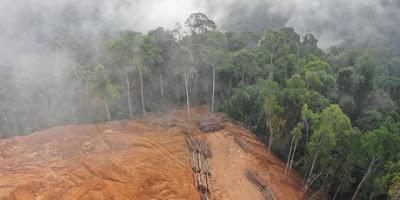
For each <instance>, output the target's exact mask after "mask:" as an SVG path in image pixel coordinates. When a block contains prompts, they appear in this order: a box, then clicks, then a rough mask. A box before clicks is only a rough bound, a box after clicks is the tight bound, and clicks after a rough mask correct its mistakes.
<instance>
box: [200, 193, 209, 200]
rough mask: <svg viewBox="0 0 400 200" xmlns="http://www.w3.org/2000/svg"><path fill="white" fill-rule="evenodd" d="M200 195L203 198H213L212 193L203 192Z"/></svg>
mask: <svg viewBox="0 0 400 200" xmlns="http://www.w3.org/2000/svg"><path fill="white" fill-rule="evenodd" d="M200 197H201V198H200V199H201V200H211V195H210V194H209V193H201V194H200Z"/></svg>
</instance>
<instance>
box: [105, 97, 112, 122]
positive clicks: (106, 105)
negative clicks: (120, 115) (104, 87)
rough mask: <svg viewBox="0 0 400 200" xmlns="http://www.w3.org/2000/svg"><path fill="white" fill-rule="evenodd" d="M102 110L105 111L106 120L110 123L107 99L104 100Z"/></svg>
mask: <svg viewBox="0 0 400 200" xmlns="http://www.w3.org/2000/svg"><path fill="white" fill-rule="evenodd" d="M104 108H105V109H106V114H107V120H108V121H111V114H110V110H109V109H108V102H107V99H104Z"/></svg>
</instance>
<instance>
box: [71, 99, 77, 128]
mask: <svg viewBox="0 0 400 200" xmlns="http://www.w3.org/2000/svg"><path fill="white" fill-rule="evenodd" d="M72 120H73V122H74V125H76V109H75V104H74V101H72Z"/></svg>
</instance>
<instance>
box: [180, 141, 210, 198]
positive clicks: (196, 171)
mask: <svg viewBox="0 0 400 200" xmlns="http://www.w3.org/2000/svg"><path fill="white" fill-rule="evenodd" d="M186 144H187V146H188V148H189V151H190V152H191V154H192V160H191V165H192V170H193V180H194V185H195V187H196V189H197V190H198V191H199V192H200V195H201V196H200V197H201V199H202V200H212V198H211V194H210V185H211V183H210V180H211V171H210V166H209V164H208V160H207V159H208V158H211V157H212V153H211V150H210V147H209V146H208V144H207V142H206V141H205V140H201V139H200V138H198V137H194V136H188V137H186Z"/></svg>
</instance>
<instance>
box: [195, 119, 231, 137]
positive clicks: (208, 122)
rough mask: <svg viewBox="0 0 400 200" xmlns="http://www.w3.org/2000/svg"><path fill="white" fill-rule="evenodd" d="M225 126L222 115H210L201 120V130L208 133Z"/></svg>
mask: <svg viewBox="0 0 400 200" xmlns="http://www.w3.org/2000/svg"><path fill="white" fill-rule="evenodd" d="M224 128H225V124H224V120H223V119H222V117H208V118H204V119H202V120H201V121H200V130H201V131H203V132H205V133H208V132H213V131H218V130H221V129H224Z"/></svg>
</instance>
